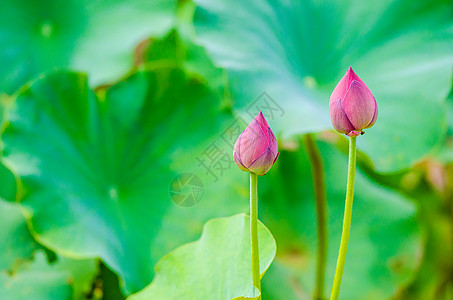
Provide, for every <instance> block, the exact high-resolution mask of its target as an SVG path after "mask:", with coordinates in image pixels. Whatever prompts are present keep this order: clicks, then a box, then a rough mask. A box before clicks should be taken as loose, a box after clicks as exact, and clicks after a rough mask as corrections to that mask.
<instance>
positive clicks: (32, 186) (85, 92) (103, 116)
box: [3, 68, 248, 293]
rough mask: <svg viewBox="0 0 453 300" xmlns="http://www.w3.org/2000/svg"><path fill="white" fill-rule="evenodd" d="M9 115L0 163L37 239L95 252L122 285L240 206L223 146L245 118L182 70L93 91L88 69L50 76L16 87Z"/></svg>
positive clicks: (135, 283)
mask: <svg viewBox="0 0 453 300" xmlns="http://www.w3.org/2000/svg"><path fill="white" fill-rule="evenodd" d="M8 119H9V126H8V127H7V128H6V129H5V131H4V133H3V141H4V144H5V151H4V152H5V153H4V154H5V162H6V163H7V164H8V165H9V166H10V167H11V168H12V169H13V170H14V171H15V172H16V173H17V174H18V175H19V176H20V178H21V181H22V186H23V190H24V191H23V194H24V196H23V199H22V205H23V206H24V207H25V209H26V210H27V212H28V214H29V215H30V222H31V226H32V229H33V231H34V232H35V236H36V237H37V238H38V239H39V241H40V242H41V243H43V244H44V245H46V246H47V247H49V248H51V249H52V250H54V251H56V252H57V253H60V254H63V255H65V256H70V257H77V258H86V257H101V258H102V259H103V260H104V261H105V262H106V263H107V265H108V266H109V267H111V268H112V269H113V270H115V271H116V272H118V273H119V275H120V277H121V278H122V280H123V281H122V283H123V284H124V285H123V286H124V287H125V290H126V292H127V293H131V292H134V291H138V290H140V289H142V288H143V287H145V286H146V285H147V284H149V283H150V282H151V280H152V278H153V274H154V271H153V266H154V264H155V262H157V260H158V259H159V258H161V257H162V256H163V255H164V254H166V253H168V252H169V251H170V250H172V249H174V248H175V247H177V246H179V245H181V244H183V243H185V242H188V241H190V240H193V239H194V238H196V237H197V236H198V234H199V233H200V232H201V228H202V225H203V224H204V222H206V221H207V220H208V219H210V218H213V217H219V216H224V215H225V214H228V215H231V214H234V213H238V212H244V211H246V210H247V206H248V203H247V201H246V199H247V196H246V195H247V190H246V188H244V187H246V186H247V183H246V182H247V180H248V177H247V176H246V174H243V173H242V172H240V171H239V170H237V169H236V168H235V167H234V168H233V166H234V162H233V160H232V158H231V146H230V145H229V144H231V139H232V138H233V139H235V138H236V136H237V135H236V134H238V133H234V134H233V133H232V131H231V130H232V129H233V128H236V127H237V126H236V125H239V124H240V123H241V122H239V121H238V120H235V119H233V117H232V116H231V114H230V113H229V112H224V111H222V110H220V100H218V99H217V98H216V97H215V96H213V94H212V93H211V92H210V91H209V90H208V89H207V88H206V87H205V86H204V85H203V84H200V83H199V82H198V81H196V80H193V79H192V78H189V77H187V76H186V75H185V74H184V73H183V72H182V71H180V70H179V69H174V68H162V69H157V70H149V71H140V72H137V73H135V74H133V75H131V76H130V77H128V78H127V79H125V80H124V81H122V82H120V83H118V84H117V85H115V86H113V87H111V88H109V89H108V90H103V89H101V90H99V92H98V94H97V95H95V94H94V93H93V92H91V91H90V90H89V88H88V85H87V78H86V77H85V76H84V75H81V74H76V73H70V72H57V73H54V74H51V75H48V76H47V77H44V78H42V79H40V80H38V81H36V82H35V83H34V84H32V85H31V86H27V87H25V88H24V89H22V90H21V92H20V93H19V94H18V95H17V98H16V100H15V102H13V103H12V104H11V107H10V108H9V110H8ZM242 123H243V122H242ZM242 123H241V124H242ZM239 132H240V131H239ZM238 173H240V174H241V175H242V176H237V174H238ZM238 193H241V195H245V197H238ZM170 196H171V197H172V199H173V201H174V203H172V201H171V197H170ZM200 200H201V201H200ZM175 203H176V204H178V205H176V204H175ZM197 203H198V204H197ZM195 204H197V205H196V206H193V205H195ZM186 206H191V207H186Z"/></svg>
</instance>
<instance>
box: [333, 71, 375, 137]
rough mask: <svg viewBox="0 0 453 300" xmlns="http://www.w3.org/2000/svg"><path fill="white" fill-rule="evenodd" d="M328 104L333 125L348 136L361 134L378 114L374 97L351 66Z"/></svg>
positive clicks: (372, 123)
mask: <svg viewBox="0 0 453 300" xmlns="http://www.w3.org/2000/svg"><path fill="white" fill-rule="evenodd" d="M329 106H330V119H331V121H332V125H333V127H334V128H335V129H336V130H337V131H338V132H341V133H344V134H346V135H348V136H358V135H359V134H363V129H366V128H370V127H371V126H373V125H374V123H375V122H376V119H377V115H378V108H377V103H376V99H374V96H373V94H372V93H371V91H370V89H369V88H368V87H367V86H366V84H365V83H363V81H362V80H361V79H360V78H359V76H357V74H356V73H354V71H353V70H352V68H351V67H350V68H349V69H348V71H347V72H346V74H345V75H344V76H343V78H341V80H340V82H339V83H338V84H337V86H336V87H335V89H334V90H333V92H332V95H330V101H329Z"/></svg>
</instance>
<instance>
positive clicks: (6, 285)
mask: <svg viewBox="0 0 453 300" xmlns="http://www.w3.org/2000/svg"><path fill="white" fill-rule="evenodd" d="M96 269H97V268H96V264H95V262H94V260H92V259H91V260H80V261H78V260H77V261H76V260H69V259H65V258H59V260H58V261H57V262H54V263H53V264H49V263H48V261H47V257H46V254H45V253H44V252H37V253H35V258H34V260H33V261H32V262H28V263H24V264H23V265H21V266H20V267H19V268H17V269H16V270H15V271H14V272H13V273H12V274H5V273H1V274H0V294H1V295H2V299H8V300H22V299H23V300H29V299H33V300H70V299H75V300H77V299H86V298H85V297H84V296H85V294H87V293H88V292H89V291H90V289H91V284H92V281H93V280H94V277H95V275H96V272H97V270H96Z"/></svg>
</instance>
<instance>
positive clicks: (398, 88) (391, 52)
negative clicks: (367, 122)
mask: <svg viewBox="0 0 453 300" xmlns="http://www.w3.org/2000/svg"><path fill="white" fill-rule="evenodd" d="M195 2H196V3H197V4H198V5H199V8H198V9H197V11H196V13H195V19H194V20H195V27H196V31H197V34H198V41H199V43H200V44H201V45H203V46H205V47H206V48H207V50H208V52H209V53H210V54H211V56H212V58H213V60H214V62H216V63H217V64H219V65H220V66H222V67H224V68H226V69H227V70H228V71H229V74H230V77H231V78H230V82H231V87H232V99H234V100H236V103H235V107H236V108H237V109H239V110H241V111H246V112H250V111H252V112H254V111H256V110H257V109H258V108H259V107H260V108H261V109H263V111H264V113H265V115H266V114H267V115H268V116H270V115H272V114H278V115H281V114H283V113H284V114H285V117H284V118H280V119H279V122H278V123H276V124H275V125H274V128H273V129H275V130H276V131H281V132H283V134H284V136H290V135H292V134H294V133H304V132H313V131H320V130H325V129H328V128H332V125H331V123H330V119H329V105H328V103H329V96H330V93H331V91H332V90H333V88H334V86H335V84H336V83H337V82H338V81H339V79H340V78H341V77H342V76H343V74H344V73H345V72H346V70H347V68H348V67H349V66H352V67H353V68H354V70H355V71H356V72H357V73H358V75H359V76H361V78H362V79H363V80H364V81H365V82H366V83H367V85H368V87H369V88H370V89H371V91H372V92H373V94H374V96H375V97H376V100H377V102H378V106H379V117H378V120H377V123H376V124H375V126H374V127H373V128H371V129H369V130H368V132H367V133H366V134H365V136H364V137H362V138H361V142H360V144H359V147H360V149H361V150H363V151H365V152H366V153H367V154H368V155H369V156H370V157H371V159H372V161H373V163H374V166H375V168H376V170H378V171H380V172H394V171H397V170H401V169H403V168H406V167H408V166H410V165H411V164H412V163H414V161H416V160H417V159H419V158H420V157H421V156H423V155H425V154H426V153H427V152H429V151H430V150H431V149H432V147H433V145H434V144H436V142H437V141H439V139H440V138H441V137H442V136H443V135H444V134H445V111H444V100H445V98H446V96H447V95H448V92H449V88H450V86H451V85H450V78H451V70H452V66H453V52H452V51H451V49H453V10H452V9H451V1H449V0H439V1H432V0H422V1H412V0H397V1H390V0H384V1H372V2H370V1H361V0H340V1H336V0H335V1H334V0H331V1H312V0H309V1H284V0H279V1H266V0H258V1H248V2H247V3H244V2H243V1H238V0H220V1H209V0H195ZM263 91H266V92H267V93H268V95H269V96H270V97H271V98H272V100H273V101H269V100H267V101H261V102H258V103H254V102H253V100H254V99H255V98H256V97H257V96H258V95H260V94H261V93H262V92H263ZM252 114H253V113H252Z"/></svg>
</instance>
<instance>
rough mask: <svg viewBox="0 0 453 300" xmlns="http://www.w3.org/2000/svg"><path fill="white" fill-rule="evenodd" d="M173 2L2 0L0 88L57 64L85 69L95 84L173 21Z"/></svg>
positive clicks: (112, 75)
mask: <svg viewBox="0 0 453 300" xmlns="http://www.w3.org/2000/svg"><path fill="white" fill-rule="evenodd" d="M176 2H177V1H175V0H153V1H147V0H132V1H126V0H114V1H108V0H94V1H93V0H82V1H80V0H69V1H59V0H46V1H43V0H39V1H27V0H17V1H1V2H0V11H1V12H2V18H1V19H0V45H1V47H0V61H1V64H2V68H1V71H0V78H1V80H0V93H1V92H6V93H12V92H13V91H15V90H16V89H17V88H19V87H20V86H21V85H23V84H24V83H25V82H26V81H28V80H30V79H31V78H33V77H35V76H36V75H38V74H40V73H43V72H46V71H49V70H51V69H53V68H56V67H57V68H60V67H67V66H70V67H72V68H75V69H78V70H83V71H87V72H88V73H89V74H90V75H91V77H90V78H91V80H92V82H93V83H96V84H97V83H102V82H105V81H109V80H112V79H117V78H118V77H119V76H121V74H123V73H124V72H125V71H127V70H128V69H129V68H130V66H131V65H132V55H133V49H134V47H135V45H136V44H138V43H139V42H140V41H141V40H143V39H145V38H147V37H149V36H160V35H162V34H164V33H165V32H166V31H167V30H168V29H169V28H170V27H171V26H172V23H173V18H174V13H175V9H176Z"/></svg>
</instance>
